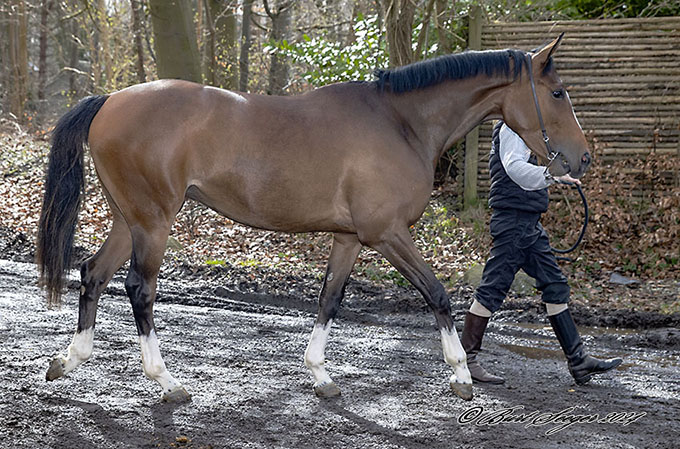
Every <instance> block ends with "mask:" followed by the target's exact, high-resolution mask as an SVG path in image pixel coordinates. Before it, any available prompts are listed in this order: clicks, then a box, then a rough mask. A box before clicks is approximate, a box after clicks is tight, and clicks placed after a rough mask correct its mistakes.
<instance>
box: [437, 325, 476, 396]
mask: <svg viewBox="0 0 680 449" xmlns="http://www.w3.org/2000/svg"><path fill="white" fill-rule="evenodd" d="M441 334H442V348H443V350H444V361H445V362H446V363H448V364H449V365H450V366H451V367H452V368H453V373H454V374H453V376H451V382H457V383H461V384H471V383H472V377H471V376H470V371H468V367H467V357H466V355H465V350H463V345H461V344H460V339H459V338H458V333H457V332H456V329H455V328H454V329H451V330H446V329H444V328H442V329H441Z"/></svg>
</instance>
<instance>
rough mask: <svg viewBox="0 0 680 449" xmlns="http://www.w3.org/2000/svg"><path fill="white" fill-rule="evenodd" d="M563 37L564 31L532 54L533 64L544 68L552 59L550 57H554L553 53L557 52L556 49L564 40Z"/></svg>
mask: <svg viewBox="0 0 680 449" xmlns="http://www.w3.org/2000/svg"><path fill="white" fill-rule="evenodd" d="M563 37H564V33H560V35H559V36H557V37H556V38H555V39H554V40H553V41H552V42H548V43H547V44H545V45H544V46H542V47H541V48H540V49H539V50H538V51H536V52H535V53H534V54H533V55H532V56H531V62H532V65H533V66H534V67H536V68H537V69H541V70H542V69H543V68H544V67H545V66H546V64H548V62H549V61H550V58H551V57H552V55H553V53H555V50H557V47H559V46H560V42H562V38H563Z"/></svg>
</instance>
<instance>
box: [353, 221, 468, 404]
mask: <svg viewBox="0 0 680 449" xmlns="http://www.w3.org/2000/svg"><path fill="white" fill-rule="evenodd" d="M385 229H392V228H391V227H388V226H386V227H385ZM398 229H399V230H398V231H396V232H383V233H381V234H380V235H378V236H370V237H369V238H368V239H367V241H366V243H367V244H369V245H370V246H371V247H372V248H374V249H375V250H376V251H378V252H379V253H381V254H382V255H383V256H385V258H386V259H387V260H388V261H389V262H390V263H391V264H392V265H393V266H394V267H395V268H396V269H397V270H398V271H399V273H401V274H402V275H403V276H404V277H405V278H406V279H408V281H409V282H411V284H413V285H414V286H415V287H416V288H417V289H418V290H419V291H420V293H421V294H422V295H423V297H424V298H425V301H427V304H428V305H429V306H430V308H431V309H432V311H433V312H434V316H435V319H436V320H437V326H438V327H439V331H440V333H441V339H442V349H443V352H444V360H445V361H446V363H447V364H449V365H450V366H451V367H452V368H453V375H452V376H451V379H450V385H451V389H452V390H453V391H454V392H455V393H456V394H457V395H458V396H460V397H461V398H463V399H465V400H471V399H472V377H471V376H470V371H469V370H468V368H467V360H466V356H465V350H464V349H463V346H462V345H461V343H460V340H459V338H458V333H457V332H456V328H455V327H454V325H453V318H452V316H451V303H450V302H449V298H448V296H447V295H446V291H445V290H444V287H443V286H442V284H441V282H439V281H438V280H437V278H436V276H435V275H434V273H433V272H432V270H431V269H430V267H429V266H428V265H427V263H426V262H425V261H424V260H423V258H422V256H421V255H420V252H419V251H418V248H416V246H415V244H414V243H413V239H412V238H411V236H410V234H409V232H408V228H407V227H405V226H404V227H403V228H401V227H400V228H398Z"/></svg>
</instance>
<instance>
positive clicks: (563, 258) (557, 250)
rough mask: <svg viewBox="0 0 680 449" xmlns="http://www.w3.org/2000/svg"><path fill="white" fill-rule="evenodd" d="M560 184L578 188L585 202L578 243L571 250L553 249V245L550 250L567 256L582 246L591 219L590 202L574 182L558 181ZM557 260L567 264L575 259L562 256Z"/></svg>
mask: <svg viewBox="0 0 680 449" xmlns="http://www.w3.org/2000/svg"><path fill="white" fill-rule="evenodd" d="M558 182H559V183H560V184H566V185H571V186H574V187H576V190H578V194H579V195H580V196H581V201H583V226H582V227H581V232H580V233H579V235H578V238H577V239H576V243H574V244H573V245H572V246H571V247H570V248H567V249H559V248H553V247H552V245H551V246H550V250H551V251H552V252H554V253H557V254H567V253H570V252H572V251H574V250H575V249H576V248H578V246H579V245H580V244H581V241H582V240H583V236H584V235H585V233H586V228H587V227H588V217H589V212H588V201H586V195H585V194H584V193H583V190H581V186H580V185H578V184H574V183H573V182H563V181H558ZM555 258H556V259H557V260H565V261H567V262H573V261H574V259H573V258H571V257H562V256H556V257H555Z"/></svg>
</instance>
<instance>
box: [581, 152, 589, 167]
mask: <svg viewBox="0 0 680 449" xmlns="http://www.w3.org/2000/svg"><path fill="white" fill-rule="evenodd" d="M581 162H583V163H584V164H586V165H587V164H590V153H588V152H586V153H584V154H583V157H582V158H581Z"/></svg>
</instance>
